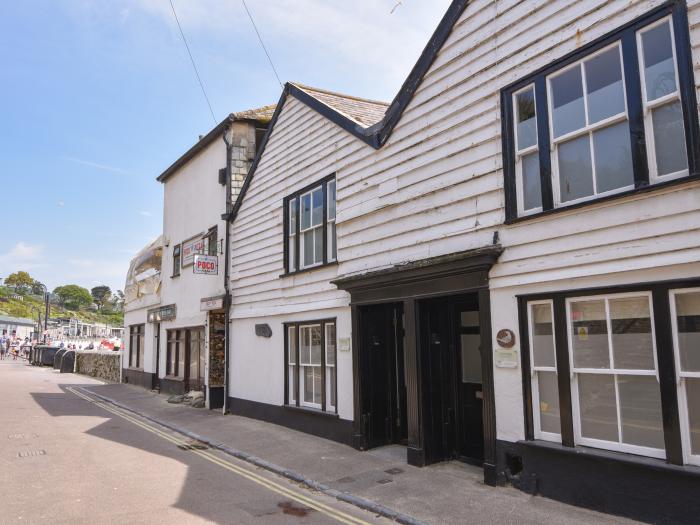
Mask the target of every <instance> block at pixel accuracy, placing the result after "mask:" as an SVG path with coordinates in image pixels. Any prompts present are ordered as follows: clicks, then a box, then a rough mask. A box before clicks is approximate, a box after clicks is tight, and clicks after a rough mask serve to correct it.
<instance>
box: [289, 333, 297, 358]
mask: <svg viewBox="0 0 700 525" xmlns="http://www.w3.org/2000/svg"><path fill="white" fill-rule="evenodd" d="M295 335H296V329H295V328H294V327H293V326H290V327H288V328H287V345H288V346H287V348H288V352H287V357H288V360H287V362H288V363H289V364H290V365H293V364H294V363H296V358H297V338H296V337H295Z"/></svg>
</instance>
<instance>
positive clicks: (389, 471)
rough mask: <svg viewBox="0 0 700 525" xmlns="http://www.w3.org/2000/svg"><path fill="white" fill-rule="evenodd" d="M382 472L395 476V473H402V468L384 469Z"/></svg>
mask: <svg viewBox="0 0 700 525" xmlns="http://www.w3.org/2000/svg"><path fill="white" fill-rule="evenodd" d="M384 472H386V473H387V474H391V475H392V476H395V475H396V474H403V470H402V469H400V468H396V467H394V468H390V469H388V470H385V471H384Z"/></svg>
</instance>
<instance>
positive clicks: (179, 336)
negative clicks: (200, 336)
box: [165, 330, 185, 378]
mask: <svg viewBox="0 0 700 525" xmlns="http://www.w3.org/2000/svg"><path fill="white" fill-rule="evenodd" d="M184 336H185V331H184V330H168V331H167V345H168V346H167V351H166V360H165V375H167V376H171V377H177V378H184V377H185V341H184Z"/></svg>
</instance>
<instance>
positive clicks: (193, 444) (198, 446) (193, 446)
mask: <svg viewBox="0 0 700 525" xmlns="http://www.w3.org/2000/svg"><path fill="white" fill-rule="evenodd" d="M177 448H179V449H180V450H207V449H208V448H209V445H207V444H206V443H203V442H202V441H197V440H195V439H191V440H189V441H187V442H186V443H185V444H183V445H178V446H177Z"/></svg>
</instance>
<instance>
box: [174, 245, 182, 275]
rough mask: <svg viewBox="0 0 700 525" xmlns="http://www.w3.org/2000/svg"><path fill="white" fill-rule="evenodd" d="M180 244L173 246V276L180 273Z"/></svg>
mask: <svg viewBox="0 0 700 525" xmlns="http://www.w3.org/2000/svg"><path fill="white" fill-rule="evenodd" d="M180 263H181V260H180V245H179V244H177V245H175V247H174V248H173V277H177V276H178V275H180Z"/></svg>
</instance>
